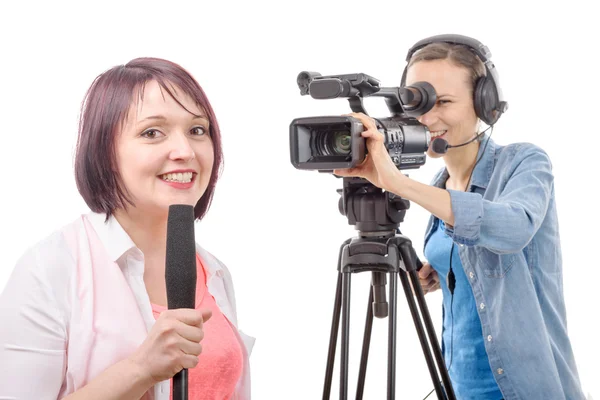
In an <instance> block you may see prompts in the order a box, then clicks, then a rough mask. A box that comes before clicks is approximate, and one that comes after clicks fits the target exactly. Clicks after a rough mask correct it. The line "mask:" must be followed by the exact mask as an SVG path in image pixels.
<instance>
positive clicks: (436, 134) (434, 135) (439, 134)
mask: <svg viewBox="0 0 600 400" xmlns="http://www.w3.org/2000/svg"><path fill="white" fill-rule="evenodd" d="M446 132H448V130H447V129H446V130H443V131H429V133H430V134H431V137H437V136H442V135H443V134H444V133H446Z"/></svg>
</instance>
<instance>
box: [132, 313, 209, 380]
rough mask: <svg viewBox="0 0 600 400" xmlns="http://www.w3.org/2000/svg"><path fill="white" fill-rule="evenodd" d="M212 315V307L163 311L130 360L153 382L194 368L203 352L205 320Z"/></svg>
mask: <svg viewBox="0 0 600 400" xmlns="http://www.w3.org/2000/svg"><path fill="white" fill-rule="evenodd" d="M211 315H212V312H211V311H210V310H193V309H189V308H179V309H174V310H167V311H164V312H163V313H161V314H160V316H159V317H158V319H157V320H156V323H155V324H154V326H153V327H152V329H151V330H150V332H149V333H148V336H147V337H146V340H144V342H143V343H142V344H141V345H140V347H139V348H138V349H137V350H136V352H135V353H134V354H133V355H132V356H131V357H130V359H131V360H132V361H133V362H134V363H135V364H137V365H138V366H139V367H140V370H141V371H142V373H143V374H144V375H145V376H147V377H150V378H151V380H152V381H153V382H154V384H156V383H158V382H161V381H164V380H166V379H170V378H172V377H173V375H175V374H176V373H178V372H179V371H181V370H182V369H184V368H194V367H195V366H196V365H198V356H199V355H200V353H201V352H202V345H201V344H200V341H201V340H202V339H203V338H204V330H203V323H204V322H206V321H207V320H208V319H209V318H210V317H211Z"/></svg>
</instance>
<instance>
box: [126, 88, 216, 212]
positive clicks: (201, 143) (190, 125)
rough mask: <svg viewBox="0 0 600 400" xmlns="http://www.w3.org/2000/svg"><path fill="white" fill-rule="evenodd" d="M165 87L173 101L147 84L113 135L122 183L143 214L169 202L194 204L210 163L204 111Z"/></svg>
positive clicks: (206, 181)
mask: <svg viewBox="0 0 600 400" xmlns="http://www.w3.org/2000/svg"><path fill="white" fill-rule="evenodd" d="M171 89H172V90H171V91H172V93H173V94H174V95H175V96H176V99H174V98H173V97H171V95H169V94H168V93H167V92H166V90H164V89H163V88H162V87H161V86H160V85H159V84H158V83H157V82H156V81H149V82H147V84H146V85H145V87H144V88H143V90H142V91H140V93H139V95H137V96H135V99H136V101H134V102H133V104H132V105H131V107H130V109H129V112H128V114H127V118H126V119H125V120H124V121H123V125H122V129H121V131H120V132H119V133H118V134H117V137H116V142H115V150H116V159H117V166H118V170H119V175H120V178H121V181H122V185H123V186H124V187H125V189H126V190H127V192H128V193H129V196H130V198H131V200H132V201H133V203H134V204H135V206H134V208H135V209H136V211H137V212H141V213H143V214H145V215H146V214H154V215H161V216H164V215H166V214H168V209H169V205H171V204H188V205H192V206H195V205H196V203H197V202H198V200H199V199H200V197H201V196H202V195H203V194H204V192H205V191H206V188H207V186H208V184H209V181H210V177H211V172H212V168H213V164H214V153H213V143H212V140H211V138H210V134H209V120H208V117H207V116H206V114H205V112H204V110H202V109H201V108H200V107H199V106H198V105H197V104H196V103H195V102H194V101H193V99H192V98H191V97H190V96H188V95H187V94H185V93H184V92H183V91H182V90H179V89H178V88H177V87H171ZM179 103H181V104H179Z"/></svg>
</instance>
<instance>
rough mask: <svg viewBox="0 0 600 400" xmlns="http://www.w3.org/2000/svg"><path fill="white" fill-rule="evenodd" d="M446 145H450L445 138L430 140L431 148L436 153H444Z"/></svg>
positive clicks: (446, 149) (446, 148)
mask: <svg viewBox="0 0 600 400" xmlns="http://www.w3.org/2000/svg"><path fill="white" fill-rule="evenodd" d="M448 147H450V146H449V145H448V142H447V141H446V140H445V139H441V138H435V139H433V141H432V142H431V150H432V151H433V152H434V153H437V154H446V152H447V151H448Z"/></svg>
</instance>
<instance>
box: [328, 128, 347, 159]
mask: <svg viewBox="0 0 600 400" xmlns="http://www.w3.org/2000/svg"><path fill="white" fill-rule="evenodd" d="M331 137H332V142H333V145H332V148H333V153H334V154H337V155H341V156H345V155H348V154H350V144H351V138H350V133H349V132H334V133H333V134H332V135H331Z"/></svg>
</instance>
